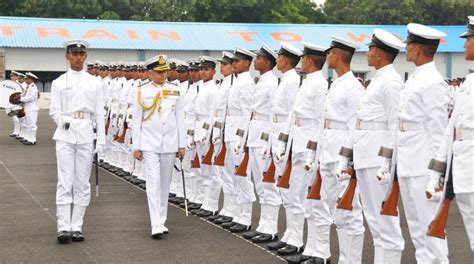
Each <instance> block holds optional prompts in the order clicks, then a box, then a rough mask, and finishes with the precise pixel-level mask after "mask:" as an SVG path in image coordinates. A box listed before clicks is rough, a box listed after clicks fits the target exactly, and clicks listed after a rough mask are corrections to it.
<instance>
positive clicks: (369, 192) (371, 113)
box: [338, 29, 405, 263]
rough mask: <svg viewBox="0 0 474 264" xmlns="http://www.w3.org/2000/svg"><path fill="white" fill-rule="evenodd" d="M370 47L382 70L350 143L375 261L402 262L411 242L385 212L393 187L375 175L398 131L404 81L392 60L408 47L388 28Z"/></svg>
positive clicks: (371, 59) (373, 62)
mask: <svg viewBox="0 0 474 264" xmlns="http://www.w3.org/2000/svg"><path fill="white" fill-rule="evenodd" d="M368 45H369V51H368V52H367V61H368V64H369V66H372V67H375V69H376V72H375V76H374V78H372V81H371V82H370V84H369V86H368V88H367V90H366V93H364V96H363V98H362V100H361V102H360V104H359V107H358V108H357V113H356V115H357V121H356V126H355V130H354V132H353V134H352V135H350V140H349V141H348V145H344V146H345V147H346V148H348V149H353V160H354V168H355V170H356V174H357V186H358V188H359V190H360V192H359V193H360V200H361V203H362V209H363V212H364V216H365V219H366V221H367V224H368V226H369V228H370V231H371V233H372V237H373V241H374V242H373V243H374V263H400V261H401V256H402V250H403V248H404V246H405V242H404V239H403V236H402V231H401V228H400V219H399V217H398V216H387V215H382V214H380V205H381V204H382V202H383V200H384V197H385V193H386V192H387V189H388V186H389V185H380V184H379V183H378V181H377V179H376V177H374V175H376V174H377V170H378V168H380V165H382V163H383V158H381V157H379V156H378V155H377V153H378V149H379V148H380V146H385V147H388V146H389V142H390V141H391V140H393V139H394V138H395V134H396V130H397V129H398V127H397V125H398V124H397V121H398V120H397V110H398V105H399V97H400V92H401V91H402V89H403V81H402V78H401V77H400V75H399V74H398V73H397V72H396V70H395V68H394V67H393V64H392V63H393V61H394V60H395V58H396V56H397V54H398V52H399V50H400V49H402V48H403V47H404V46H405V45H404V44H403V43H402V42H401V41H400V40H399V39H398V38H396V37H395V36H394V35H393V34H391V33H389V32H387V31H384V30H382V29H375V30H374V32H373V35H372V40H371V42H370V43H369V44H368ZM347 169H348V160H347V159H346V158H343V157H342V158H341V160H340V161H339V168H338V171H339V172H340V174H344V175H343V176H346V177H350V176H348V175H346V174H345V173H343V172H342V171H345V170H347Z"/></svg>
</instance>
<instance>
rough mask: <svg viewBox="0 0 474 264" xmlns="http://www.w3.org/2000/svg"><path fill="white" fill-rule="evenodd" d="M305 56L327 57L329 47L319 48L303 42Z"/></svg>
mask: <svg viewBox="0 0 474 264" xmlns="http://www.w3.org/2000/svg"><path fill="white" fill-rule="evenodd" d="M302 44H303V47H304V48H303V55H306V54H309V55H311V54H312V55H318V56H326V50H327V49H328V48H327V47H323V46H319V45H316V44H313V43H309V42H303V43H302Z"/></svg>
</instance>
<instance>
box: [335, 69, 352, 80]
mask: <svg viewBox="0 0 474 264" xmlns="http://www.w3.org/2000/svg"><path fill="white" fill-rule="evenodd" d="M352 77H353V78H354V79H355V76H354V73H353V72H352V71H348V72H346V73H344V74H343V75H342V76H340V77H338V78H337V80H339V81H345V80H348V79H351V78H352Z"/></svg>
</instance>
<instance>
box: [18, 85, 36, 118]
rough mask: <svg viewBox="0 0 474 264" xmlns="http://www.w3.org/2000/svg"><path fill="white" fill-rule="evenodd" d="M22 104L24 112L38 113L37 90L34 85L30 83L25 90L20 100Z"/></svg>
mask: <svg viewBox="0 0 474 264" xmlns="http://www.w3.org/2000/svg"><path fill="white" fill-rule="evenodd" d="M20 101H21V102H23V103H24V106H25V112H31V111H38V110H39V107H38V88H37V87H36V84H35V83H31V84H29V85H28V86H27V88H26V93H25V95H24V96H22V97H21V98H20Z"/></svg>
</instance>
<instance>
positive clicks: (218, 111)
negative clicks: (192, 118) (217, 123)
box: [214, 109, 224, 117]
mask: <svg viewBox="0 0 474 264" xmlns="http://www.w3.org/2000/svg"><path fill="white" fill-rule="evenodd" d="M214 116H215V117H223V116H224V110H223V109H217V110H216V113H215V114H214Z"/></svg>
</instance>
